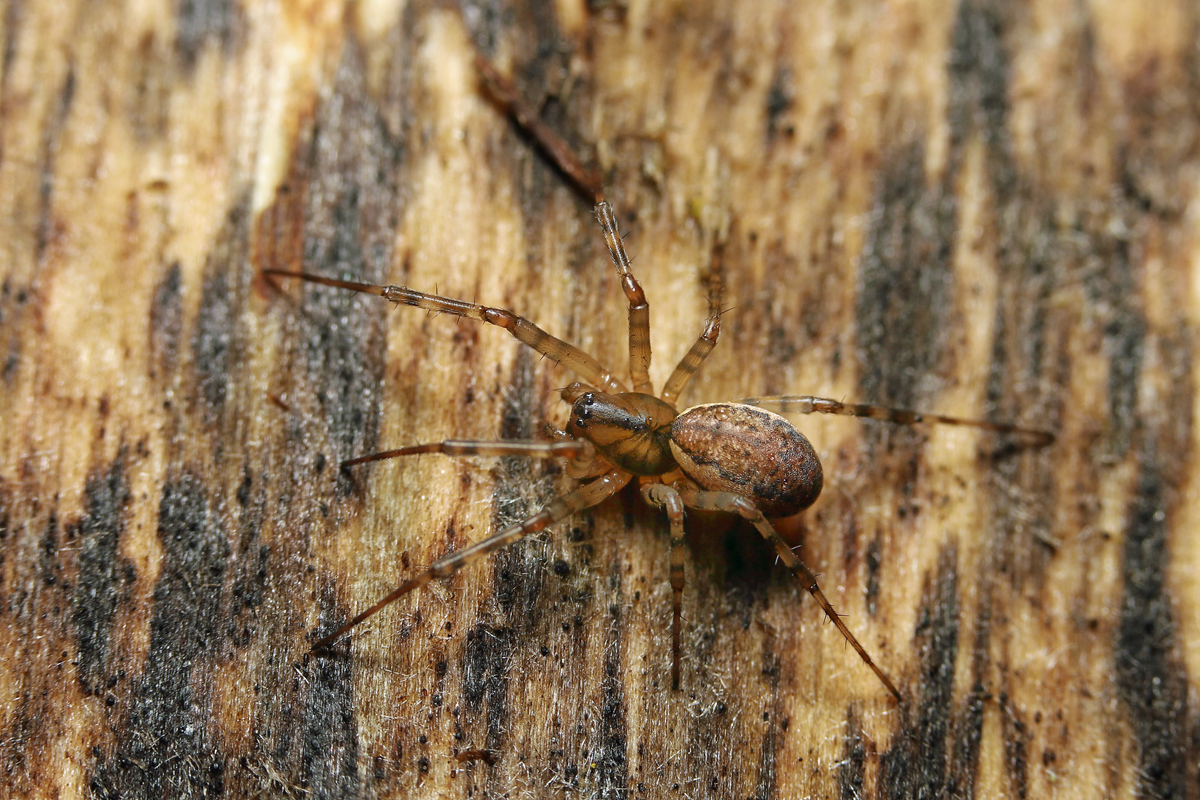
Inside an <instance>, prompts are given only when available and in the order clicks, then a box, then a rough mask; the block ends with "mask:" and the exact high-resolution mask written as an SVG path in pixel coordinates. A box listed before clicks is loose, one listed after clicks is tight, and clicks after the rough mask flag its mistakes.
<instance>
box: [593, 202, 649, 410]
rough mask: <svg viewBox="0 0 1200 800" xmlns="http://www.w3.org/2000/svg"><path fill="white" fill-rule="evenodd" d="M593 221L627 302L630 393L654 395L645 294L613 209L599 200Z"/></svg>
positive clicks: (647, 309) (647, 306) (647, 308)
mask: <svg viewBox="0 0 1200 800" xmlns="http://www.w3.org/2000/svg"><path fill="white" fill-rule="evenodd" d="M596 221H597V222H599V223H600V230H601V231H603V232H604V243H605V244H606V245H608V252H609V255H611V256H612V262H613V266H615V267H616V268H617V275H619V276H620V278H621V291H623V292H624V293H625V298H626V299H627V300H628V301H629V379H630V380H631V381H633V390H634V391H635V392H641V393H642V394H650V395H652V394H654V386H653V384H651V383H650V304H649V303H648V302H646V293H645V292H643V291H642V286H641V284H639V283H638V282H637V278H635V277H633V271H632V270H631V269H630V263H631V262H630V260H629V254H628V253H626V252H625V243H624V242H623V241H622V240H621V230H620V228H619V227H617V216H616V214H614V213H613V210H612V206H610V205H609V204H608V203H606V202H605V201H603V200H601V201H600V202H599V203H597V204H596Z"/></svg>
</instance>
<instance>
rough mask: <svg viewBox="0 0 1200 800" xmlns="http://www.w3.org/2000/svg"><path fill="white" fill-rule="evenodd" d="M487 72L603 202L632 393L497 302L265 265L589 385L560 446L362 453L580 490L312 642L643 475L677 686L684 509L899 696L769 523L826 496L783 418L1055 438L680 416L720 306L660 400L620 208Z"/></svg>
mask: <svg viewBox="0 0 1200 800" xmlns="http://www.w3.org/2000/svg"><path fill="white" fill-rule="evenodd" d="M476 63H477V66H478V68H479V71H480V74H481V77H482V78H483V81H484V83H485V85H486V86H487V88H488V90H489V91H490V92H491V94H492V95H493V96H494V97H496V98H497V99H498V100H499V101H500V102H501V104H502V105H504V106H505V107H506V109H507V110H508V111H509V113H510V114H511V115H512V116H513V118H514V119H515V120H516V121H517V123H518V124H519V125H520V126H521V127H522V128H524V129H525V130H526V131H527V132H528V133H529V134H530V135H531V136H532V137H533V139H534V141H535V142H536V143H537V144H538V145H539V146H540V147H542V149H543V150H545V151H546V153H547V154H548V155H549V156H550V158H551V160H552V161H554V163H555V164H556V165H557V166H558V167H559V169H561V170H562V171H563V172H564V173H565V174H566V175H567V176H568V177H569V178H570V179H571V180H572V181H573V182H574V183H575V184H576V185H577V186H578V187H580V188H581V189H582V190H583V192H584V193H585V194H586V195H587V196H589V197H590V198H593V199H595V200H596V201H597V202H596V207H595V212H596V219H597V220H598V221H599V223H600V228H601V230H602V231H603V233H604V240H605V243H606V244H607V245H608V250H609V253H610V254H611V255H612V260H613V264H614V265H615V266H616V268H617V273H618V275H619V277H620V279H621V288H622V289H623V291H624V293H625V297H626V299H627V300H628V303H629V373H630V382H631V383H632V389H633V390H632V391H630V390H629V388H628V387H627V386H626V385H625V384H624V383H623V382H622V381H621V380H619V379H618V378H616V377H615V376H614V375H613V373H612V372H610V371H609V370H608V369H607V368H605V367H604V366H602V365H601V364H600V363H599V362H598V361H597V360H596V359H595V358H593V357H592V356H590V355H588V354H587V353H585V352H583V351H582V350H580V349H579V348H577V347H575V346H574V345H571V344H568V343H567V342H564V341H562V340H561V339H557V338H555V337H554V336H551V335H550V334H548V333H546V332H545V331H543V330H542V329H541V328H539V327H538V326H537V325H535V324H534V323H532V322H530V321H529V320H527V319H525V318H524V317H520V316H517V315H516V314H514V313H513V312H511V311H507V310H505V309H502V308H492V307H490V306H483V305H479V304H477V303H472V302H467V301H465V300H455V299H452V298H449V297H442V296H440V295H433V294H426V293H424V292H419V291H416V290H415V289H409V288H407V287H404V286H377V285H373V284H365V283H356V282H353V281H344V280H338V279H335V278H327V277H323V276H320V275H313V274H309V273H304V272H289V271H284V270H274V269H269V270H264V271H263V274H264V275H268V276H274V277H281V278H300V279H302V280H305V281H309V282H311V283H318V284H322V285H325V286H332V287H337V288H340V289H349V290H351V291H356V292H363V293H365V294H371V295H376V296H379V297H382V298H384V299H385V300H390V301H391V302H393V303H396V304H403V305H410V306H416V307H417V308H424V309H426V310H429V311H436V312H443V313H447V314H454V315H456V316H459V317H466V318H468V319H474V320H478V321H480V322H486V323H488V324H490V325H496V326H499V327H501V328H504V329H505V330H507V331H508V332H509V333H511V334H512V335H513V336H514V337H516V338H517V340H518V341H520V342H521V343H523V344H525V345H528V346H529V347H531V348H533V349H534V350H536V351H537V352H538V353H540V354H542V355H543V356H545V357H547V358H549V359H551V360H552V361H555V362H557V363H559V364H561V365H562V366H563V367H565V368H567V369H568V370H570V371H571V372H573V373H575V375H577V376H578V377H579V378H580V379H581V380H579V381H576V382H575V383H572V384H571V385H569V386H567V387H566V388H565V389H563V390H562V392H561V395H562V398H563V399H564V400H565V401H567V402H568V403H570V404H571V415H570V421H569V422H568V424H567V430H566V433H565V434H563V436H562V440H561V441H555V442H525V441H522V442H517V441H501V442H497V441H468V440H446V441H442V442H432V443H428V444H417V445H411V446H409V447H402V448H399V449H396V450H388V451H384V452H381V453H376V454H373V455H368V456H362V457H360V458H355V459H352V460H350V461H347V462H346V466H351V465H355V464H363V463H366V462H370V461H380V460H383V459H388V458H396V457H399V456H406V455H415V454H419V453H442V454H444V455H451V456H466V455H483V456H524V457H528V458H566V459H569V460H570V461H569V465H568V469H567V473H568V475H569V476H570V477H572V478H575V479H577V480H579V481H581V485H580V486H578V487H577V488H575V489H574V490H572V491H569V492H567V493H566V494H563V495H561V496H560V497H558V498H556V499H554V500H553V501H551V502H550V504H549V505H547V506H546V507H545V508H543V509H542V510H541V511H539V512H538V513H536V514H534V515H533V516H531V517H529V518H528V519H525V520H524V521H522V522H520V523H518V524H516V525H512V526H510V527H508V528H505V529H504V530H502V531H499V532H497V533H494V534H492V535H491V536H489V537H488V538H486V539H484V540H483V541H480V542H477V543H476V544H473V545H471V546H470V547H467V548H465V549H463V550H459V551H458V552H456V553H451V554H450V555H448V556H445V557H444V558H441V559H439V560H437V561H435V562H434V563H433V564H432V565H431V566H429V567H428V568H427V569H426V570H425V571H424V572H421V573H420V574H418V575H416V576H415V577H413V578H410V579H409V580H407V581H405V582H404V583H402V584H401V585H400V586H399V587H397V588H396V589H395V590H394V591H392V592H391V593H390V594H388V595H387V596H386V597H384V598H383V599H381V600H380V601H379V602H377V603H375V604H374V605H373V606H371V607H370V608H368V609H366V610H365V611H363V612H362V613H360V614H358V615H357V616H355V617H354V618H353V619H351V620H350V621H349V622H347V623H345V624H344V625H342V626H341V627H339V628H338V629H337V630H335V631H333V633H330V634H329V635H327V636H325V637H324V638H322V639H320V640H319V641H318V642H317V643H316V644H314V645H313V647H312V649H313V650H314V651H316V650H321V649H324V648H326V647H328V645H330V644H331V643H332V642H333V641H334V640H336V639H337V638H339V637H340V636H341V635H342V634H344V633H346V632H347V631H349V630H350V629H351V628H354V627H355V626H357V625H359V624H361V623H362V622H363V621H365V620H366V619H367V618H369V617H371V616H372V615H374V614H375V613H377V612H378V611H380V610H381V609H383V608H384V607H386V606H387V605H389V604H390V603H392V602H394V601H396V600H398V599H399V598H400V597H402V596H403V595H405V594H407V593H409V592H411V591H413V590H414V589H417V588H419V587H421V586H424V585H425V584H427V583H429V582H430V581H432V580H434V579H435V578H437V579H442V578H448V577H450V576H451V575H453V574H454V573H456V572H457V571H458V570H460V569H462V568H463V567H465V566H467V565H468V564H471V563H472V562H474V561H476V560H477V559H479V558H482V557H483V556H485V555H487V554H489V553H491V552H492V551H494V550H497V549H499V548H501V547H505V546H507V545H510V544H513V543H514V542H517V541H519V540H520V539H522V538H523V537H525V536H526V535H527V534H530V533H533V532H535V531H540V530H542V529H543V528H545V527H547V526H548V525H551V524H553V523H555V522H558V521H559V520H561V519H563V518H565V517H567V516H569V515H571V514H573V513H575V512H578V511H582V510H583V509H586V508H591V507H592V506H595V505H598V504H599V503H601V502H603V501H604V500H605V499H607V498H608V497H611V496H612V495H613V494H615V493H616V492H618V491H620V490H621V489H622V488H623V487H624V486H625V485H627V484H628V483H629V482H630V481H632V480H633V479H634V478H635V477H636V478H637V480H638V483H639V484H640V486H641V493H642V496H643V497H644V498H645V499H646V501H647V502H648V503H650V504H651V505H653V506H655V507H657V508H660V509H662V510H664V511H665V512H666V514H667V518H668V519H669V520H670V525H671V551H670V574H671V589H672V591H673V594H674V598H673V609H672V623H671V656H672V664H671V683H672V687H673V688H675V689H678V688H679V651H680V607H681V604H682V598H683V586H684V569H683V551H682V550H681V549H680V544H681V543H682V542H683V535H684V530H683V518H684V509H685V508H693V509H699V510H705V511H723V512H726V513H732V514H737V515H739V516H741V517H743V518H744V519H746V520H748V521H749V522H750V524H752V525H753V526H754V527H755V528H756V529H757V530H758V532H759V533H761V534H762V536H763V538H765V539H766V540H767V541H768V542H770V543H771V544H772V545H774V547H775V550H776V552H777V553H778V555H779V558H780V560H781V561H783V563H784V565H785V566H786V567H787V568H788V569H790V570H791V571H792V572H793V573H794V574H795V575H796V577H797V579H798V580H799V581H800V585H801V586H803V587H804V588H805V589H806V590H808V592H809V593H810V594H812V596H813V597H815V598H816V600H817V602H818V603H819V604H820V606H821V608H822V609H823V610H824V612H825V614H826V616H827V617H828V618H829V619H830V621H831V622H833V624H834V625H835V626H837V629H838V630H839V631H841V633H842V636H844V637H845V638H846V641H847V642H849V643H850V645H851V646H852V647H853V648H854V649H855V650H856V651H857V652H858V654H859V656H860V657H861V658H862V660H863V661H864V662H865V663H866V665H867V666H868V667H870V668H871V670H872V671H873V672H874V673H875V674H876V676H878V678H879V680H880V681H882V682H883V685H884V686H885V687H887V690H888V691H889V692H891V694H892V695H893V696H895V697H896V699H898V700H899V699H900V697H901V695H900V691H899V690H898V689H897V688H896V686H895V684H894V683H893V682H892V680H891V679H890V678H889V677H888V676H887V675H886V674H885V673H884V672H883V670H881V669H880V668H879V666H878V665H876V664H875V662H874V661H873V660H872V659H871V656H870V655H868V653H867V651H866V650H865V649H864V648H863V646H862V645H861V644H859V642H858V640H857V639H856V638H855V637H854V634H852V633H851V632H850V629H849V628H848V627H846V624H845V623H844V622H843V621H842V619H841V618H840V617H839V616H838V615H837V613H836V612H835V611H834V609H833V606H832V605H831V604H830V602H829V600H828V599H827V598H826V597H825V594H824V593H823V592H822V591H821V589H820V587H819V586H818V585H817V580H816V577H815V576H814V575H813V573H812V571H811V570H809V569H808V567H806V566H805V565H804V564H803V563H802V562H801V561H800V559H799V558H797V557H796V554H795V553H794V552H793V551H792V549H791V547H789V546H788V544H787V543H786V542H785V541H784V540H783V538H782V537H781V536H780V535H779V533H778V532H777V531H776V530H775V528H774V527H773V526H772V525H771V522H770V521H769V520H770V519H773V518H783V517H789V516H792V515H794V514H798V513H799V512H801V511H803V510H804V509H806V508H808V507H809V506H810V505H812V503H813V501H815V500H816V499H817V496H818V495H819V494H820V493H821V486H822V472H821V463H820V461H819V460H818V458H817V454H816V452H815V451H814V450H813V447H812V445H811V444H810V443H809V441H808V439H807V438H805V436H804V435H803V434H802V433H800V432H799V431H798V430H796V428H795V427H793V426H792V424H791V423H790V422H788V421H787V420H786V419H785V418H784V417H782V416H781V414H788V413H794V414H812V413H821V414H844V415H848V416H855V417H869V418H871V419H877V420H885V421H888V422H895V423H901V424H914V423H919V422H936V423H944V424H950V425H965V426H970V427H974V428H982V429H984V430H990V431H995V432H999V433H1010V434H1020V435H1024V436H1027V437H1030V438H1031V440H1032V441H1033V443H1034V444H1036V445H1044V444H1048V443H1049V442H1051V441H1053V435H1052V434H1050V433H1047V432H1044V431H1037V430H1031V429H1028V428H1022V427H1018V426H1016V425H1007V424H1000V423H992V422H985V421H981V420H968V419H959V418H956V417H946V416H941V415H937V414H922V413H919V412H915V411H907V410H903V409H895V408H887V407H883V406H874V405H859V404H847V403H841V402H839V401H837V400H832V399H828V398H823V397H813V396H807V395H805V396H779V397H761V398H751V399H748V400H743V401H741V402H739V403H709V404H705V405H699V406H694V407H692V408H688V409H685V410H684V411H682V412H680V411H678V409H677V408H676V402H677V400H678V398H679V396H680V394H682V392H683V390H684V388H685V387H686V386H687V384H688V381H690V380H691V378H692V376H693V375H694V374H695V373H696V371H697V370H698V369H699V368H700V365H701V364H702V363H703V362H704V359H705V357H706V356H707V355H708V354H709V353H710V352H711V351H712V349H713V347H714V346H715V345H716V343H717V338H718V336H719V334H720V330H721V318H720V314H719V312H717V311H716V310H714V311H713V312H712V313H711V314H710V316H709V318H708V321H707V323H706V324H705V326H704V331H703V332H702V333H701V334H700V337H699V338H698V339H697V340H696V343H695V344H694V345H692V348H691V350H689V351H688V353H687V354H686V355H685V356H684V357H683V359H682V360H680V362H679V364H678V366H676V367H675V370H674V371H673V372H672V373H671V376H670V377H669V378H668V379H667V382H666V385H665V386H664V387H663V390H662V394H661V395H658V396H655V394H654V387H653V385H652V384H651V383H650V374H649V373H650V306H649V304H648V303H647V302H646V295H645V293H644V292H643V291H642V287H641V286H640V285H639V284H638V282H637V279H636V278H634V276H633V273H632V271H631V270H630V260H629V257H628V255H627V254H626V252H625V247H624V244H623V243H622V240H621V235H620V232H619V230H618V228H617V220H616V217H615V215H614V214H613V210H612V207H611V206H610V205H609V204H608V203H607V202H605V201H604V200H603V197H602V195H601V193H600V192H599V190H598V189H597V188H596V180H595V178H594V174H593V173H592V172H590V171H589V170H587V169H586V168H584V167H583V166H582V165H581V164H580V162H579V160H578V159H577V158H576V157H575V156H574V154H573V153H572V152H571V150H570V148H569V147H568V146H567V145H566V144H565V143H564V142H563V141H562V140H561V139H559V138H558V137H557V136H556V135H554V134H553V133H552V132H550V131H549V130H548V129H547V128H546V127H545V126H544V125H540V124H538V122H537V118H536V114H534V113H533V112H531V111H530V110H529V109H528V107H526V106H525V105H524V104H523V102H522V101H521V99H520V98H519V96H518V95H517V93H516V92H515V90H514V89H513V88H512V86H511V84H509V83H508V82H507V81H506V80H505V79H504V78H502V77H501V76H500V75H499V74H498V73H497V72H496V71H495V69H494V68H493V67H492V66H491V65H490V64H488V63H487V62H486V61H484V60H482V59H479V60H477V62H476Z"/></svg>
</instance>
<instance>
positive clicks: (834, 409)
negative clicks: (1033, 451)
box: [741, 395, 1054, 447]
mask: <svg viewBox="0 0 1200 800" xmlns="http://www.w3.org/2000/svg"><path fill="white" fill-rule="evenodd" d="M741 402H742V403H744V404H746V405H748V406H758V407H759V408H764V409H766V410H767V411H774V412H776V413H778V414H841V415H844V416H847V417H867V418H868V419H878V420H883V421H885V422H896V423H899V424H901V425H915V424H917V423H920V422H936V423H939V424H941V425H962V426H965V427H969V428H980V429H982V430H985V431H994V432H996V433H1015V434H1019V435H1021V436H1028V437H1029V438H1030V439H1031V440H1032V444H1033V446H1034V447H1044V446H1046V445H1048V444H1050V443H1052V442H1053V441H1054V434H1053V433H1051V432H1049V431H1043V430H1037V429H1035V428H1025V427H1022V426H1020V425H1009V424H1007V423H1003V422H987V421H986V420H980V419H962V418H960V417H947V416H943V415H941V414H926V413H924V412H921V411H909V410H908V409H904V408H889V407H887V406H873V405H867V404H863V403H842V402H840V401H838V400H831V399H830V398H828V397H813V396H812V395H784V396H780V397H751V398H749V399H747V400H742V401H741Z"/></svg>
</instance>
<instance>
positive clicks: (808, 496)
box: [671, 403, 822, 517]
mask: <svg viewBox="0 0 1200 800" xmlns="http://www.w3.org/2000/svg"><path fill="white" fill-rule="evenodd" d="M671 453H672V454H673V455H674V456H675V461H676V462H677V463H678V464H679V467H680V468H681V469H682V470H683V471H684V473H686V474H687V476H688V477H689V478H691V479H692V480H694V481H695V482H696V483H698V484H699V485H700V486H701V487H702V488H704V489H708V490H710V491H717V492H733V493H735V494H740V495H743V496H746V497H748V498H750V499H751V500H753V501H754V502H755V504H756V505H757V506H758V508H759V510H760V511H762V513H763V514H764V515H765V516H767V517H787V516H791V515H792V514H796V513H799V512H800V511H803V510H804V509H806V508H808V507H809V506H810V505H812V504H813V501H814V500H816V499H817V496H818V495H820V494H821V484H822V473H821V462H820V460H819V459H818V458H817V454H816V451H814V450H813V447H812V445H811V444H810V443H809V441H808V439H807V438H806V437H805V436H804V434H802V433H800V431H798V430H796V428H795V427H793V426H792V424H791V423H790V422H788V421H787V420H786V419H784V418H783V417H781V416H779V415H778V414H775V413H773V412H770V411H765V410H763V409H761V408H754V407H752V406H746V405H741V404H740V403H710V404H707V405H700V406H695V407H694V408H689V409H688V410H687V411H684V412H683V413H682V414H680V415H679V416H678V417H676V418H675V421H674V422H672V423H671Z"/></svg>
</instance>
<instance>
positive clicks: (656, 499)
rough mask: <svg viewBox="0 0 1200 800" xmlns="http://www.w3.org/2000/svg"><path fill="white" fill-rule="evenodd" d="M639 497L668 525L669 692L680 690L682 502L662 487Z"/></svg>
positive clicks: (651, 485)
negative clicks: (670, 597) (660, 511)
mask: <svg viewBox="0 0 1200 800" xmlns="http://www.w3.org/2000/svg"><path fill="white" fill-rule="evenodd" d="M642 497H644V498H646V502H647V503H649V504H650V505H652V506H655V507H656V508H661V509H663V510H664V511H666V512H667V519H669V520H670V521H671V593H672V595H673V600H672V608H671V688H672V689H674V690H675V691H678V690H679V636H680V634H679V629H680V615H681V611H680V609H681V608H682V606H683V584H684V573H683V547H682V545H683V499H682V498H681V497H680V496H679V492H678V491H676V490H675V488H674V487H671V486H668V485H666V484H665V483H647V484H644V485H643V486H642Z"/></svg>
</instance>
